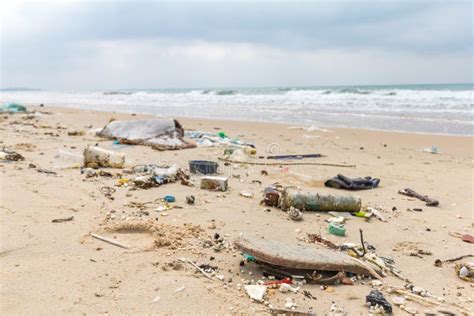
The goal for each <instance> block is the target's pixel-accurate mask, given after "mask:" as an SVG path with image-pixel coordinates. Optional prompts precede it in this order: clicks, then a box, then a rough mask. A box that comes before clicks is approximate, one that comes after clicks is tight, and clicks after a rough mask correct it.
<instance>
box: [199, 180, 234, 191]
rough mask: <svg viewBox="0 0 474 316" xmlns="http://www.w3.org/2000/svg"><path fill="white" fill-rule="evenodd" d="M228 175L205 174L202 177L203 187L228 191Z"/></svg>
mask: <svg viewBox="0 0 474 316" xmlns="http://www.w3.org/2000/svg"><path fill="white" fill-rule="evenodd" d="M228 181H229V178H228V177H221V176H204V177H202V178H201V189H205V190H210V191H227V186H228Z"/></svg>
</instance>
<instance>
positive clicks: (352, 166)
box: [217, 155, 356, 168]
mask: <svg viewBox="0 0 474 316" xmlns="http://www.w3.org/2000/svg"><path fill="white" fill-rule="evenodd" d="M247 156H248V155H247ZM217 159H219V160H221V161H225V162H228V163H237V164H243V165H255V166H327V167H341V168H355V167H356V165H348V164H340V163H328V162H312V161H310V162H260V161H247V160H242V161H241V160H240V159H239V160H238V159H234V158H222V157H219V158H217Z"/></svg>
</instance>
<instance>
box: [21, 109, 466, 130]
mask: <svg viewBox="0 0 474 316" xmlns="http://www.w3.org/2000/svg"><path fill="white" fill-rule="evenodd" d="M25 105H26V106H27V107H29V108H35V109H38V110H39V109H42V107H40V106H39V105H36V104H29V103H25ZM46 107H48V108H53V109H54V108H56V109H77V110H86V111H96V112H99V113H123V114H141V115H150V116H156V117H161V116H160V115H158V114H155V113H149V112H139V111H114V110H106V109H105V110H99V109H92V108H84V107H81V106H56V105H54V106H45V108H46ZM163 117H171V116H163ZM173 117H175V118H178V119H186V120H208V121H228V122H234V123H255V124H277V125H283V126H287V127H292V126H298V127H299V126H301V127H305V128H310V127H312V126H315V127H316V128H323V129H334V130H354V131H370V132H381V133H396V134H408V135H426V136H443V137H444V136H448V137H466V138H474V134H472V135H465V134H447V133H429V132H415V131H403V130H383V129H376V128H356V127H336V126H331V125H324V124H319V125H316V124H310V123H307V124H304V123H303V124H300V125H298V124H292V123H290V122H274V121H262V120H260V121H258V120H257V121H252V120H234V119H228V118H208V117H199V116H179V115H178V116H173Z"/></svg>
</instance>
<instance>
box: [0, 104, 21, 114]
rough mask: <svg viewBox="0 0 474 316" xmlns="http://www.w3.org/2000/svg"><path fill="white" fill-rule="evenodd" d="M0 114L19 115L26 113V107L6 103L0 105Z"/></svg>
mask: <svg viewBox="0 0 474 316" xmlns="http://www.w3.org/2000/svg"><path fill="white" fill-rule="evenodd" d="M0 112H10V113H19V112H26V107H25V106H23V105H21V104H18V103H7V104H3V105H0Z"/></svg>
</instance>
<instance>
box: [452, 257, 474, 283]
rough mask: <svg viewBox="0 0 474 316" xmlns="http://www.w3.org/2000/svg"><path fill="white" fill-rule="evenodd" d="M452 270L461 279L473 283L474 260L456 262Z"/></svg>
mask: <svg viewBox="0 0 474 316" xmlns="http://www.w3.org/2000/svg"><path fill="white" fill-rule="evenodd" d="M454 270H455V271H456V274H457V275H458V277H459V278H460V279H461V280H464V281H468V282H471V283H474V261H471V262H465V263H462V262H459V263H456V265H455V266H454Z"/></svg>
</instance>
